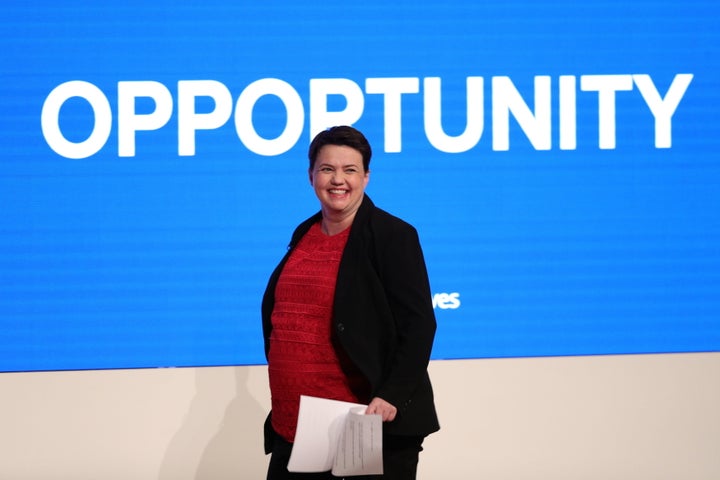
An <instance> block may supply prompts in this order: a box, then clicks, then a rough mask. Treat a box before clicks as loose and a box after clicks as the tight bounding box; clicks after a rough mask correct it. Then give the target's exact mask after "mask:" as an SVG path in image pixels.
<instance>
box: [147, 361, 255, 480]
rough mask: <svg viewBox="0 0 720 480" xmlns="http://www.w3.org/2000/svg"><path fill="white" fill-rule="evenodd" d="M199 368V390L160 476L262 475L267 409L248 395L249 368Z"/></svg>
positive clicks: (199, 479) (206, 479)
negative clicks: (263, 430) (263, 428)
mask: <svg viewBox="0 0 720 480" xmlns="http://www.w3.org/2000/svg"><path fill="white" fill-rule="evenodd" d="M196 372H197V373H196V381H195V383H196V388H197V390H196V394H195V396H194V398H193V400H192V403H191V404H190V408H189V410H188V413H187V415H186V416H185V419H184V421H183V424H182V426H181V427H180V429H179V430H178V431H177V433H176V434H175V435H174V437H173V438H172V440H171V441H170V444H169V445H168V449H167V452H166V454H165V457H164V458H163V461H162V465H161V466H160V472H159V475H158V479H159V480H183V479H187V480H224V479H233V480H237V479H239V478H264V477H265V474H266V468H267V459H266V458H265V455H264V452H263V441H262V426H263V422H264V420H265V416H266V415H267V411H266V410H265V409H264V408H263V407H262V405H261V404H260V403H259V402H258V401H257V400H256V399H255V398H253V397H252V395H251V394H250V391H249V388H248V376H249V369H248V368H244V367H231V368H230V367H225V368H198V369H196ZM228 402H229V403H228Z"/></svg>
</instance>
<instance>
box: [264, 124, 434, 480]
mask: <svg viewBox="0 0 720 480" xmlns="http://www.w3.org/2000/svg"><path fill="white" fill-rule="evenodd" d="M308 156H309V158H310V168H309V170H308V172H309V176H310V184H311V185H312V187H313V188H314V190H315V195H316V196H317V198H318V200H319V201H320V212H318V213H317V214H315V215H313V216H312V217H310V218H309V219H308V220H306V221H305V222H303V223H302V224H301V225H300V226H299V227H298V228H297V229H296V230H295V233H294V234H293V237H292V240H291V243H290V250H289V252H288V253H287V254H286V255H285V258H283V259H282V261H281V262H280V265H279V266H278V267H277V268H276V269H275V271H274V272H273V274H272V276H271V277H270V281H269V283H268V286H267V290H266V291H265V296H264V298H263V305H262V314H263V315H262V316H263V331H264V340H265V353H266V356H267V360H268V374H269V380H270V392H271V397H272V412H271V415H270V416H268V419H267V422H266V433H265V434H266V437H265V448H266V451H267V452H268V453H270V452H272V457H271V460H270V467H269V470H268V479H270V480H278V479H286V478H287V479H292V478H296V477H295V474H293V473H291V472H289V471H288V469H287V465H288V461H289V457H290V452H291V450H292V442H293V440H294V437H295V429H296V426H297V422H296V421H297V417H298V410H299V402H300V396H301V395H307V396H313V397H322V398H329V399H332V400H341V401H346V402H353V403H363V404H367V405H368V407H367V409H366V412H365V413H366V414H370V415H379V416H380V417H381V418H382V420H383V422H384V426H383V461H384V464H383V469H384V472H385V476H386V477H388V478H393V479H397V480H403V479H407V480H410V479H414V478H415V475H416V469H417V462H418V456H419V453H420V451H421V450H422V443H423V440H424V438H425V436H427V435H429V434H430V433H432V432H434V431H436V430H438V428H439V425H438V420H437V416H436V414H435V406H434V401H433V391H432V387H431V385H430V378H429V376H428V373H427V366H428V362H429V360H430V351H431V349H432V344H433V339H434V336H435V328H436V322H435V316H434V313H433V305H432V300H431V296H430V284H429V281H428V276H427V271H426V268H425V261H424V258H423V254H422V249H421V248H420V242H419V241H418V235H417V232H416V231H415V229H414V228H413V227H412V226H411V225H409V224H407V223H405V222H404V221H402V220H400V219H399V218H396V217H393V216H392V215H390V214H388V213H386V212H384V211H383V210H380V209H379V208H377V207H375V206H374V204H373V203H372V201H371V200H370V199H369V198H368V197H367V196H366V195H365V187H366V186H367V184H368V181H369V179H370V169H369V168H370V157H371V156H372V150H371V148H370V144H369V143H368V141H367V139H366V138H365V136H364V135H363V134H362V133H360V132H359V131H358V130H356V129H354V128H352V127H348V126H341V127H333V128H330V129H328V130H326V131H323V132H321V133H319V134H318V135H317V136H316V137H315V139H314V140H313V142H312V143H311V145H310V149H309V154H308ZM313 478H314V477H313ZM318 478H320V477H318ZM321 478H328V479H330V478H333V477H332V475H331V474H330V473H329V472H328V473H327V474H326V476H322V477H321Z"/></svg>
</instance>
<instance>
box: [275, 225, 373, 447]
mask: <svg viewBox="0 0 720 480" xmlns="http://www.w3.org/2000/svg"><path fill="white" fill-rule="evenodd" d="M349 232H350V229H349V228H347V229H345V231H343V232H341V233H339V234H337V235H333V236H328V235H325V234H324V233H323V232H322V231H321V229H320V223H317V224H315V225H313V226H312V228H310V230H309V231H308V232H307V234H305V236H304V237H303V238H302V239H301V240H300V242H299V243H298V245H297V246H296V247H295V249H294V250H293V251H292V253H291V254H290V258H289V259H288V261H287V263H286V264H285V267H284V268H283V271H282V273H281V274H280V278H279V280H278V283H277V287H276V289H275V306H274V309H273V313H272V318H271V320H272V333H271V334H270V352H269V354H268V374H269V378H270V392H271V396H272V425H273V428H274V429H275V431H276V432H277V433H278V434H280V435H281V436H282V437H283V438H285V439H286V440H287V441H289V442H292V441H293V440H294V438H295V430H296V427H297V416H298V410H299V406H300V395H301V394H302V395H310V396H314V397H322V398H331V399H334V400H343V401H347V402H358V401H359V400H358V398H357V397H356V395H355V394H354V393H353V391H352V389H351V382H353V381H354V380H353V379H349V378H348V377H347V376H346V375H345V373H344V372H343V369H342V367H341V363H340V359H339V358H338V354H337V352H336V351H335V349H334V348H333V345H332V342H331V328H332V327H331V324H332V307H333V299H334V295H335V282H336V280H337V273H338V268H339V266H340V259H341V257H342V253H343V250H344V248H345V244H346V243H347V239H348V234H349Z"/></svg>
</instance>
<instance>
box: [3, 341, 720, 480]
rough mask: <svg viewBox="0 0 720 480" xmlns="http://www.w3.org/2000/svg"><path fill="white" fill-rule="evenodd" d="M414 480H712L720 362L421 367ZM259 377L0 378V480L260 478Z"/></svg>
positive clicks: (594, 360)
mask: <svg viewBox="0 0 720 480" xmlns="http://www.w3.org/2000/svg"><path fill="white" fill-rule="evenodd" d="M431 375H432V378H433V382H434V384H435V388H436V395H437V403H438V409H439V413H440V416H441V423H442V425H443V429H442V430H441V431H440V432H439V433H437V434H435V435H433V436H431V437H430V438H429V439H428V440H427V441H426V445H425V446H426V451H425V452H423V454H422V456H421V466H420V474H419V478H420V479H421V480H453V479H463V480H464V479H482V478H485V479H492V480H501V479H513V480H520V479H537V480H548V479H553V480H562V479H568V480H569V479H572V480H593V479H598V480H599V479H602V480H609V479H618V480H626V479H627V480H642V479H648V480H650V479H652V480H663V479H668V480H670V479H672V480H717V479H719V478H720V353H712V354H691V355H637V356H606V357H567V358H533V359H496V360H468V361H442V362H433V363H432V364H431ZM268 407H269V394H268V390H267V378H266V368H265V367H227V368H187V369H155V370H118V371H89V372H50V373H13V374H0V479H2V480H25V479H27V480H30V479H39V480H40V479H42V480H49V479H71V480H81V479H88V480H98V479H103V480H112V479H123V480H133V479H148V480H183V479H193V480H206V479H207V480H210V479H212V480H222V479H230V478H232V479H263V478H264V474H265V465H266V462H267V459H266V457H265V456H264V455H263V453H262V443H261V429H262V422H263V419H264V416H265V413H266V412H267V410H268Z"/></svg>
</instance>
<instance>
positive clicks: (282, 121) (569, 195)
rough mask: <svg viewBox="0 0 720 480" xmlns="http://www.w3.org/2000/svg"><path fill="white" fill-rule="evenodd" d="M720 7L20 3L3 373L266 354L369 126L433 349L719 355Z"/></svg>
mask: <svg viewBox="0 0 720 480" xmlns="http://www.w3.org/2000/svg"><path fill="white" fill-rule="evenodd" d="M718 15H720V11H719V9H718V7H717V3H716V2H714V1H709V0H708V1H686V2H677V1H648V0H637V1H629V0H623V1H616V0H609V1H607V0H606V1H587V2H577V1H574V0H560V1H555V2H537V1H531V0H527V1H496V2H478V1H474V0H473V1H465V2H461V1H423V2H417V1H396V2H381V1H374V0H373V1H364V2H355V3H350V4H347V3H337V2H334V3H333V2H330V3H328V2H301V1H265V2H257V1H230V0H224V1H216V0H215V1H208V0H203V1H197V2H193V1H187V2H175V1H152V2H148V1H136V0H132V1H131V0H127V1H122V2H120V1H116V2H90V1H87V2H81V1H52V2H51V1H46V2H42V1H37V2H26V1H22V2H20V1H12V0H11V1H5V2H3V3H2V6H0V27H1V30H2V35H1V36H0V59H1V60H2V62H1V64H0V65H1V66H0V69H1V71H2V76H1V79H0V108H1V110H2V115H0V371H20V370H26V371H27V370H59V369H102V368H135V367H179V366H203V365H237V364H261V363H263V362H264V361H265V358H264V354H263V347H262V339H261V329H260V315H259V304H260V299H261V296H262V293H263V291H264V288H265V282H266V280H267V278H268V276H269V274H270V272H271V271H272V269H273V268H274V267H275V265H276V263H277V262H278V261H279V260H280V258H281V256H282V255H283V254H284V253H285V251H286V246H287V244H288V241H289V238H290V233H291V231H292V229H293V228H294V226H295V225H296V224H297V223H299V222H300V221H301V220H303V219H305V218H306V217H307V216H309V215H311V214H313V213H314V212H315V211H316V210H317V209H318V203H317V200H316V198H315V197H314V194H313V191H312V189H311V188H310V186H309V184H308V178H307V158H306V151H307V145H308V143H309V141H310V139H311V137H312V136H313V134H315V133H317V132H318V131H320V130H322V129H324V128H326V127H328V126H331V125H335V124H353V125H355V126H356V127H358V128H359V129H361V130H362V131H364V132H365V133H366V135H367V136H368V138H369V140H370V141H371V143H372V145H373V147H374V156H373V161H372V165H371V171H372V173H371V176H370V184H369V187H368V193H369V195H370V196H371V197H372V198H373V200H374V201H375V203H376V204H378V205H379V206H381V207H382V208H384V209H386V210H388V211H390V212H391V213H393V214H395V215H397V216H400V217H402V218H404V219H406V220H407V221H409V222H411V223H412V224H413V225H415V226H416V227H417V229H418V231H419V234H420V238H421V241H422V244H423V247H424V251H425V256H426V261H427V265H428V269H429V273H430V278H431V285H432V291H433V302H434V305H435V312H436V315H437V320H438V332H437V338H436V342H435V348H434V351H433V358H434V359H454V358H483V357H508V356H547V355H588V354H620V353H623V354H624V353H649V352H695V351H712V350H719V349H720V247H719V245H720V201H719V196H720V193H719V192H720V159H719V155H720V154H719V153H718V152H720V115H718V107H720V98H719V96H718V95H719V92H720V61H719V60H720V30H719V29H718V22H717V19H718Z"/></svg>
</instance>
